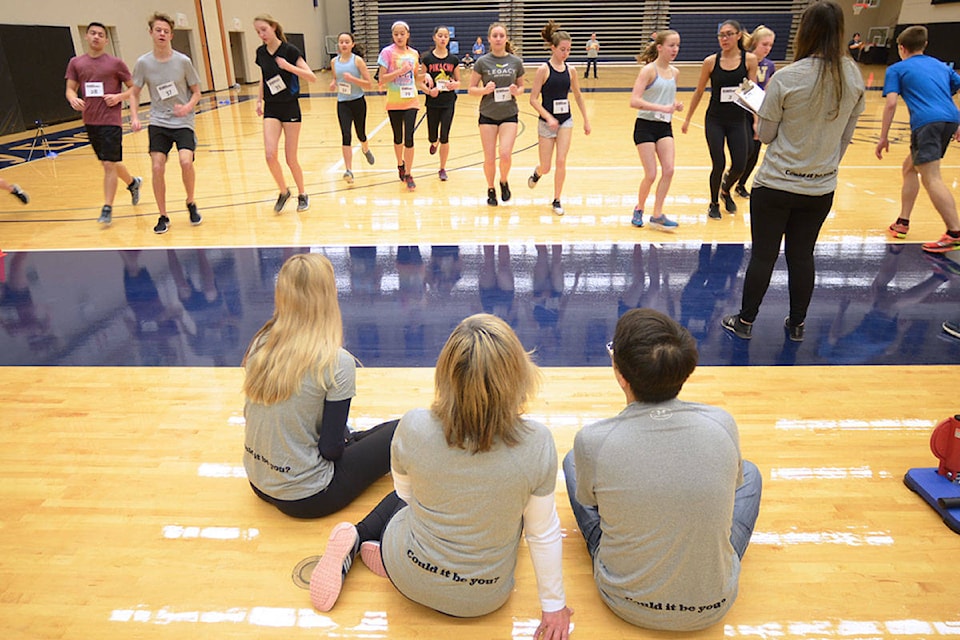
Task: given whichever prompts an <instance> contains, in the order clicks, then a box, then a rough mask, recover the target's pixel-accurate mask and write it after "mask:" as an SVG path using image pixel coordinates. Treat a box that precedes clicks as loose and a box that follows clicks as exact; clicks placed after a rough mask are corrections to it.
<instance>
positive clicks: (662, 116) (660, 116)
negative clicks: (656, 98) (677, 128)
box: [653, 111, 673, 122]
mask: <svg viewBox="0 0 960 640" xmlns="http://www.w3.org/2000/svg"><path fill="white" fill-rule="evenodd" d="M672 118H673V114H672V113H664V112H662V111H654V112H653V119H654V120H659V121H660V122H670V120H671V119H672Z"/></svg>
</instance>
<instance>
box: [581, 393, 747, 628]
mask: <svg viewBox="0 0 960 640" xmlns="http://www.w3.org/2000/svg"><path fill="white" fill-rule="evenodd" d="M573 451H574V461H575V462H576V468H577V495H576V497H577V500H578V501H579V502H580V503H581V504H584V505H592V506H596V507H597V508H598V511H599V512H600V526H601V530H602V531H603V536H602V537H601V539H600V547H599V548H598V550H597V555H596V558H595V559H594V567H593V574H594V579H595V580H596V582H597V587H598V588H599V590H600V596H601V597H602V598H603V600H604V602H606V603H607V606H609V607H610V608H611V609H612V610H613V612H614V613H616V614H617V615H618V616H620V617H621V618H623V619H624V620H626V621H627V622H630V623H632V624H635V625H638V626H641V627H645V628H649V629H666V630H673V631H690V630H694V629H702V628H704V627H708V626H710V625H712V624H715V623H716V622H717V621H718V620H720V619H721V618H722V617H723V616H724V614H726V612H727V610H728V609H729V608H730V606H731V605H732V604H733V601H734V599H735V598H736V597H737V580H738V578H739V575H740V559H739V558H738V556H737V554H736V552H735V551H734V549H733V546H732V545H731V544H730V530H731V526H732V524H733V501H734V494H735V492H736V489H737V487H738V486H739V485H740V483H741V482H742V480H743V477H742V467H741V459H740V445H739V436H738V434H737V426H736V423H734V421H733V418H732V417H731V416H730V414H728V413H727V412H726V411H723V410H722V409H718V408H716V407H711V406H708V405H703V404H695V403H690V402H682V401H680V400H676V399H674V400H670V401H668V402H663V403H660V404H654V405H651V404H640V403H637V402H634V403H632V404H630V405H627V407H626V408H625V409H624V410H623V411H621V412H620V414H619V415H617V416H615V417H613V418H609V419H607V420H602V421H600V422H597V423H595V424H592V425H588V426H586V427H584V428H583V429H582V430H581V431H580V432H579V433H577V435H576V438H575V439H574V446H573Z"/></svg>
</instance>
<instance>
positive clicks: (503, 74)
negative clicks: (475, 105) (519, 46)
mask: <svg viewBox="0 0 960 640" xmlns="http://www.w3.org/2000/svg"><path fill="white" fill-rule="evenodd" d="M473 70H474V71H475V72H476V73H479V74H480V78H481V80H480V86H481V87H484V86H486V85H487V83H488V82H490V81H491V80H493V83H494V84H495V85H497V89H499V90H500V91H499V92H498V91H494V92H493V93H488V94H486V95H484V96H483V97H481V98H480V115H482V116H484V117H487V118H490V119H491V120H506V119H507V118H512V117H513V116H515V115H517V114H518V113H519V112H520V108H519V107H518V106H517V99H516V98H515V97H514V96H512V95H510V94H509V93H504V92H505V90H506V87H509V86H510V85H511V84H517V79H518V78H520V77H522V76H523V60H521V59H520V58H519V57H518V56H515V55H513V54H512V53H508V54H507V55H505V56H502V57H497V56H495V55H493V54H492V53H488V54H486V55H483V56H481V57H480V58H479V59H478V60H477V61H476V62H475V63H473ZM498 96H499V99H500V101H499V102H498Z"/></svg>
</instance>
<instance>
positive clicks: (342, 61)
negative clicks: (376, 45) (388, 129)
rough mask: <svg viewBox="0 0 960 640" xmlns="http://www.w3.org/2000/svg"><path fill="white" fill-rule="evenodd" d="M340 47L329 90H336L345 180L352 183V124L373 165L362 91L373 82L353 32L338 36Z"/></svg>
mask: <svg viewBox="0 0 960 640" xmlns="http://www.w3.org/2000/svg"><path fill="white" fill-rule="evenodd" d="M337 50H338V51H339V52H340V55H338V56H337V57H336V58H334V59H333V72H334V75H335V77H334V79H333V81H332V82H330V90H331V91H336V92H337V120H339V121H340V136H341V138H342V141H341V144H342V145H343V147H342V149H343V166H344V168H345V169H346V171H344V172H343V179H344V180H346V181H347V184H353V140H352V139H351V135H350V126H351V125H353V128H354V129H356V131H357V139H358V140H360V149H361V151H363V155H364V157H366V159H367V163H368V164H373V161H374V157H373V153H372V152H371V151H370V143H369V142H367V100H366V98H364V96H363V90H364V89H369V88H370V86H371V85H372V84H373V80H371V79H370V71H369V70H368V69H367V63H366V62H364V61H363V58H361V57H360V49H359V48H358V47H357V46H356V44H355V43H354V39H353V34H352V33H347V32H343V33H341V34H340V35H339V36H337Z"/></svg>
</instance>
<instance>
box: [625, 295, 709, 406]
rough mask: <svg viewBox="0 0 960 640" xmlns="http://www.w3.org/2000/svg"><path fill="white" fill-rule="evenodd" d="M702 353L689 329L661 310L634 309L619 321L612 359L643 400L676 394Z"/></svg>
mask: <svg viewBox="0 0 960 640" xmlns="http://www.w3.org/2000/svg"><path fill="white" fill-rule="evenodd" d="M699 357H700V356H699V353H698V352H697V341H696V340H694V338H693V336H691V335H690V332H689V331H687V330H686V329H685V328H684V327H682V326H680V324H679V323H677V322H676V321H675V320H673V319H672V318H670V317H668V316H665V315H664V314H662V313H660V312H659V311H655V310H653V309H631V310H630V311H627V312H626V313H625V314H623V317H621V318H620V321H619V322H617V329H616V331H615V332H614V335H613V362H614V364H616V365H617V369H618V370H619V371H620V375H622V376H623V377H624V378H625V379H626V381H627V383H628V384H629V385H630V390H631V391H633V395H634V396H636V398H637V400H640V401H641V402H654V403H655V402H665V401H667V400H671V399H673V398H676V397H677V394H678V393H680V389H682V388H683V383H684V382H686V381H687V378H689V377H690V374H691V373H693V370H694V369H696V368H697V361H698V360H699Z"/></svg>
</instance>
